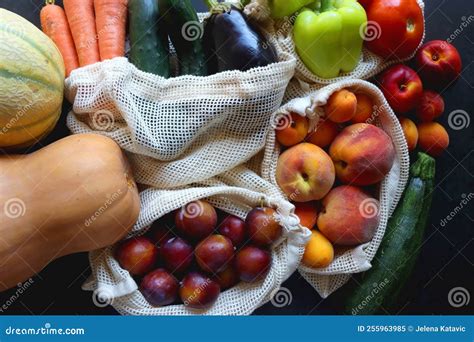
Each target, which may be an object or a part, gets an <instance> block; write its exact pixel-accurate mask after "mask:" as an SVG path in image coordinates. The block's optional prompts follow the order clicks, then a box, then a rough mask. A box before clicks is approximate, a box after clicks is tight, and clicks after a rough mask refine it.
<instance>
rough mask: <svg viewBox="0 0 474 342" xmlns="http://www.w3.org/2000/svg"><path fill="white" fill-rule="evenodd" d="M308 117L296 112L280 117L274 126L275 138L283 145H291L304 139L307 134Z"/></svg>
mask: <svg viewBox="0 0 474 342" xmlns="http://www.w3.org/2000/svg"><path fill="white" fill-rule="evenodd" d="M308 128H309V123H308V119H307V118H306V117H304V116H301V115H299V114H296V113H291V114H290V115H285V116H283V117H282V118H280V121H279V123H278V127H277V128H275V133H276V138H277V140H278V142H279V143H280V144H282V145H283V146H293V145H296V144H298V143H300V142H302V141H303V140H304V138H305V137H306V134H308Z"/></svg>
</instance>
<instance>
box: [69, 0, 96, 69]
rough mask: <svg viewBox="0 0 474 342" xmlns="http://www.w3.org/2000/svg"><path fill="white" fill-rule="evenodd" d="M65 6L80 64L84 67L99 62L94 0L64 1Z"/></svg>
mask: <svg viewBox="0 0 474 342" xmlns="http://www.w3.org/2000/svg"><path fill="white" fill-rule="evenodd" d="M63 4H64V10H65V11H66V16H67V20H68V22H69V27H70V28H71V33H72V37H73V38H74V44H75V45H76V50H77V56H78V57H79V64H80V65H81V66H84V65H89V64H93V63H96V62H99V61H100V55H99V45H98V43H97V32H96V30H95V15H94V0H64V1H63Z"/></svg>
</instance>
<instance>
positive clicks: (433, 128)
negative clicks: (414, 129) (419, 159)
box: [418, 122, 449, 157]
mask: <svg viewBox="0 0 474 342" xmlns="http://www.w3.org/2000/svg"><path fill="white" fill-rule="evenodd" d="M418 146H420V148H421V149H422V150H423V151H425V152H426V153H428V154H430V155H431V156H434V157H438V156H439V155H441V154H442V153H443V151H444V150H445V149H446V148H447V147H448V146H449V135H448V132H446V129H444V127H443V126H441V125H440V124H439V123H437V122H424V123H421V124H419V125H418Z"/></svg>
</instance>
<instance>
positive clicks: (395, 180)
mask: <svg viewBox="0 0 474 342" xmlns="http://www.w3.org/2000/svg"><path fill="white" fill-rule="evenodd" d="M345 88H346V89H349V90H351V91H353V92H356V93H365V94H367V95H369V96H370V97H371V98H372V99H373V100H374V107H373V114H372V116H371V117H370V118H369V119H368V120H367V122H366V123H370V124H373V125H376V126H378V127H380V128H381V129H383V130H384V131H385V132H386V133H387V134H388V135H389V136H390V137H391V139H392V142H393V146H394V148H395V161H394V164H393V166H392V169H391V170H390V172H389V173H388V175H387V176H386V177H385V179H384V180H383V181H382V182H381V184H380V187H379V191H378V201H379V207H378V214H379V224H378V227H377V230H376V233H375V236H374V237H373V239H372V240H371V241H370V242H368V243H365V244H362V245H359V246H356V247H354V248H350V249H344V250H339V249H338V248H336V253H335V258H334V261H333V262H332V263H331V264H330V265H329V266H328V267H326V268H319V269H316V268H310V267H306V266H304V265H303V264H302V265H300V266H299V272H300V273H301V275H302V276H303V277H304V278H305V279H306V280H307V281H308V282H309V283H310V284H311V285H312V286H313V287H314V288H315V289H316V291H317V292H318V293H319V294H320V295H321V296H322V297H323V298H326V297H327V296H329V295H330V294H331V293H332V292H334V291H336V290H337V289H338V288H339V287H341V286H342V285H344V284H345V283H346V282H347V281H348V280H349V278H350V277H351V274H353V273H359V272H363V271H366V270H368V269H369V268H370V267H371V264H370V262H371V260H372V259H373V258H374V255H375V253H376V252H377V249H378V247H379V245H380V242H381V240H382V238H383V236H384V233H385V229H386V226H387V220H388V218H389V217H390V216H391V215H392V213H393V211H394V209H395V207H396V206H397V203H398V201H399V199H400V197H401V195H402V193H403V190H404V188H405V185H406V183H407V180H408V172H409V164H410V161H409V154H408V147H407V143H406V140H405V137H404V134H403V131H402V128H401V126H400V123H399V122H398V119H397V118H396V116H395V114H394V113H393V111H392V109H391V108H390V106H389V105H388V103H387V101H386V99H385V98H384V96H383V94H382V92H381V91H380V90H379V89H378V88H377V87H376V86H374V85H373V84H371V83H369V82H366V81H362V80H345V81H340V82H337V83H335V84H332V85H329V86H326V87H324V88H322V89H320V90H317V91H312V92H310V93H307V94H306V95H305V96H304V97H300V98H295V99H293V100H292V101H290V102H288V103H287V104H285V105H284V106H283V107H282V108H281V109H280V110H278V111H277V112H276V113H275V115H274V119H273V120H274V122H275V123H278V122H280V123H281V122H282V120H283V119H284V118H289V113H297V114H299V115H302V116H306V117H308V119H309V120H310V131H312V130H314V131H316V130H317V122H318V120H319V118H320V117H323V116H324V110H323V106H324V105H325V104H326V102H327V100H328V98H329V97H330V96H331V94H332V93H334V92H335V91H337V90H341V89H345ZM274 126H275V125H274ZM275 127H276V128H277V129H278V125H276V126H275ZM279 155H280V147H279V145H278V143H277V142H276V140H275V130H273V131H271V132H270V133H269V136H268V140H267V147H266V149H265V152H264V158H263V163H262V175H263V178H264V179H267V180H268V181H269V182H270V183H272V184H275V185H276V184H277V182H276V178H275V172H276V166H277V161H278V157H279ZM364 210H366V211H367V214H368V215H371V214H374V215H375V214H377V212H374V211H377V208H376V206H375V205H373V206H369V205H368V206H367V208H364Z"/></svg>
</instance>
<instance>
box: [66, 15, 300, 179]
mask: <svg viewBox="0 0 474 342" xmlns="http://www.w3.org/2000/svg"><path fill="white" fill-rule="evenodd" d="M200 17H201V18H203V17H204V16H203V15H200ZM267 39H268V40H269V41H270V42H271V43H272V44H273V45H274V47H275V49H276V52H277V55H278V60H279V62H277V63H273V64H270V65H267V66H265V67H258V68H253V69H251V70H248V71H246V72H241V71H237V70H234V71H226V72H221V73H218V74H215V75H211V76H206V77H197V76H180V77H175V78H169V79H165V78H163V77H160V76H157V75H153V74H150V73H146V72H143V71H140V70H138V69H137V68H136V67H135V66H134V65H132V64H131V63H129V62H128V60H127V59H126V58H114V59H112V60H107V61H104V62H100V63H96V64H93V65H90V66H86V67H83V68H80V69H78V70H75V71H73V72H72V73H71V75H70V77H69V78H67V79H66V97H67V98H68V100H69V101H70V102H71V103H73V111H71V112H70V113H69V115H68V118H67V125H68V127H69V129H70V130H71V132H72V133H75V134H78V133H97V134H102V135H105V136H108V137H110V138H112V139H114V140H115V141H116V142H117V143H118V144H119V145H120V146H121V147H122V148H123V149H124V150H125V151H127V152H128V156H129V159H130V162H131V164H132V167H133V169H134V172H135V177H136V180H137V182H138V183H141V184H147V185H150V186H155V187H159V188H172V187H178V186H184V185H187V184H191V183H195V182H200V181H203V180H206V179H208V178H211V177H213V176H215V175H218V174H221V173H222V172H225V171H227V170H230V169H232V168H234V167H236V166H237V165H240V164H242V163H243V162H245V161H246V160H248V159H249V158H251V157H252V156H253V155H255V154H256V153H257V152H258V151H260V150H261V149H262V148H263V147H264V144H265V138H266V135H267V133H268V130H269V129H270V127H269V125H268V122H270V117H271V115H272V113H273V112H274V111H276V110H277V109H278V108H279V107H280V105H281V103H282V99H283V96H284V93H285V89H286V87H287V85H288V83H289V81H290V79H291V78H292V76H293V75H294V68H295V63H296V61H295V58H294V57H293V56H292V55H291V54H289V53H287V52H284V51H282V50H281V49H280V48H279V44H277V42H276V40H275V35H274V34H271V33H269V34H268V37H267Z"/></svg>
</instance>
